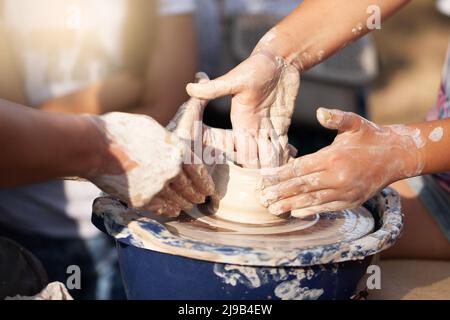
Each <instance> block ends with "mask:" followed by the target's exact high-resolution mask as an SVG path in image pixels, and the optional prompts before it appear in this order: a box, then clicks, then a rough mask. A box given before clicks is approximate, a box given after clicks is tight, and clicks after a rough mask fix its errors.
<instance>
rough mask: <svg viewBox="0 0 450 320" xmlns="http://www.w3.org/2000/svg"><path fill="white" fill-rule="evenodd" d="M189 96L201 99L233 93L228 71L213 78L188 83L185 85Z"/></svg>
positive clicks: (231, 80)
mask: <svg viewBox="0 0 450 320" xmlns="http://www.w3.org/2000/svg"><path fill="white" fill-rule="evenodd" d="M186 91H187V93H188V94H189V95H190V96H191V97H195V98H198V99H203V100H213V99H216V98H219V97H223V96H227V95H231V94H233V93H234V92H233V79H232V77H231V75H230V73H227V74H226V75H224V76H222V77H219V78H217V79H215V80H209V81H207V80H202V81H200V82H199V83H190V84H188V85H187V87H186Z"/></svg>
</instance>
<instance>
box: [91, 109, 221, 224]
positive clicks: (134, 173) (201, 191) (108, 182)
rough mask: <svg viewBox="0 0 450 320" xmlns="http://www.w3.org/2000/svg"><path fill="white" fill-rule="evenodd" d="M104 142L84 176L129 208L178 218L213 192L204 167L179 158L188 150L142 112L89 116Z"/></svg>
mask: <svg viewBox="0 0 450 320" xmlns="http://www.w3.org/2000/svg"><path fill="white" fill-rule="evenodd" d="M90 117H91V118H90V119H92V120H93V121H94V122H95V124H96V125H97V127H98V128H99V130H100V132H101V134H102V135H103V136H104V137H105V143H106V144H107V146H108V147H107V150H108V152H106V154H105V155H104V156H103V164H102V165H101V166H100V167H99V168H97V169H96V170H95V171H93V172H91V173H90V174H89V175H88V176H87V177H86V178H87V179H88V180H90V181H92V182H93V183H94V184H96V185H97V186H98V187H99V188H100V189H102V190H103V191H105V192H107V193H109V194H111V195H114V196H117V197H118V198H120V199H121V200H123V201H126V202H127V203H129V204H130V205H131V206H133V207H136V208H142V209H145V210H149V211H152V212H155V213H158V214H165V215H167V216H171V217H174V216H178V215H179V213H180V211H181V210H189V209H190V208H191V207H192V205H193V204H195V203H203V202H204V201H205V198H206V196H208V195H211V194H212V193H213V191H214V183H213V181H212V179H211V177H210V175H209V174H208V171H207V169H206V167H205V166H204V165H203V164H201V163H199V164H192V163H190V162H185V160H186V159H189V158H191V150H189V149H188V148H186V145H185V144H184V143H183V142H182V141H181V140H180V139H179V138H178V137H177V136H176V134H174V133H171V132H170V131H168V130H167V129H165V128H164V127H162V126H161V125H159V124H158V123H157V122H156V121H155V120H153V119H152V118H150V117H147V116H141V115H133V114H124V113H111V114H107V115H105V116H102V117H93V116H90Z"/></svg>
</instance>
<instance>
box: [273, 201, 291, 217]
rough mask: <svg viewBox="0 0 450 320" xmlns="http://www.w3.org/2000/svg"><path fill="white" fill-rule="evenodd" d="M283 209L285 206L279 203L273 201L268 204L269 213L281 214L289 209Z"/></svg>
mask: <svg viewBox="0 0 450 320" xmlns="http://www.w3.org/2000/svg"><path fill="white" fill-rule="evenodd" d="M284 209H285V208H284V207H283V204H281V203H274V204H272V205H270V206H269V211H270V213H272V214H274V215H276V216H279V215H282V214H283V213H285V212H286V211H289V210H284Z"/></svg>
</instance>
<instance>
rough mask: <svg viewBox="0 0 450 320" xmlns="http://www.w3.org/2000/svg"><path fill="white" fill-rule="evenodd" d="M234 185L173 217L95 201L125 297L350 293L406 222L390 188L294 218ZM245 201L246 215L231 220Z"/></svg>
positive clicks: (363, 283) (96, 221) (362, 283)
mask: <svg viewBox="0 0 450 320" xmlns="http://www.w3.org/2000/svg"><path fill="white" fill-rule="evenodd" d="M226 170H228V169H223V170H219V173H218V174H219V175H222V177H221V178H220V179H222V181H228V182H227V183H226V184H224V185H225V186H227V187H230V185H233V182H232V181H233V179H234V178H235V177H234V176H233V173H231V174H230V173H229V171H228V174H227V173H226ZM232 170H234V169H232ZM239 170H241V169H239ZM242 170H244V169H242ZM244 171H245V170H244ZM238 174H239V175H241V173H238ZM248 174H249V175H250V176H253V174H250V173H248ZM215 179H217V175H216V176H215ZM239 179H240V178H239ZM252 179H253V178H249V181H250V180H252ZM244 180H245V179H244ZM230 181H231V182H230ZM239 181H240V183H241V187H240V190H241V194H240V195H239V194H238V195H236V194H235V195H234V196H233V197H231V198H227V195H229V192H230V191H226V190H224V189H223V185H222V189H221V188H218V189H219V192H218V195H217V197H216V199H215V200H214V201H213V203H212V204H208V205H204V206H199V207H197V208H196V209H194V210H193V212H190V213H185V214H182V215H181V216H180V217H179V218H177V219H169V218H164V217H157V216H152V214H151V213H148V212H145V213H143V212H139V211H136V210H133V209H129V208H128V207H127V206H126V205H125V204H123V203H121V202H120V201H118V200H115V199H113V198H110V197H104V198H99V199H97V200H96V201H95V203H94V206H93V215H92V221H93V223H94V224H95V225H96V226H97V227H98V228H99V229H100V230H102V231H103V232H105V233H107V234H109V235H110V236H112V237H113V238H114V239H116V242H117V250H118V254H119V262H120V267H121V272H122V278H123V281H124V285H125V289H126V293H127V296H128V298H129V299H183V300H211V299H238V300H240V299H258V300H259V299H263V300H266V299H349V298H355V297H358V296H359V295H360V294H361V292H364V289H365V287H366V277H367V276H368V274H367V268H368V266H370V265H371V264H374V263H376V261H377V258H378V253H380V252H381V251H383V250H385V249H387V248H389V247H390V246H392V245H393V244H394V243H395V242H396V241H397V239H398V237H399V236H400V233H401V229H402V227H403V217H402V214H401V212H400V203H399V196H398V195H397V194H396V193H395V192H394V191H393V190H392V189H385V190H383V191H382V192H381V193H380V194H379V195H377V196H376V197H375V198H373V199H372V200H370V201H369V202H367V203H366V204H365V205H364V207H362V208H359V209H357V210H352V211H343V212H329V213H323V214H320V215H317V216H315V217H310V218H308V219H296V218H293V217H285V218H279V217H272V216H266V215H265V214H266V212H265V211H264V208H263V207H258V206H254V204H252V203H253V202H252V201H253V200H251V198H254V197H255V192H254V188H253V185H254V184H253V182H249V186H250V187H248V188H247V187H246V186H244V184H243V183H242V181H243V180H242V179H240V180H239ZM242 193H246V194H242ZM233 199H238V203H241V204H242V206H240V205H236V201H233ZM228 200H230V202H228ZM223 201H225V202H223ZM249 206H250V207H252V208H253V209H252V210H249V209H248V207H249ZM243 207H245V208H246V213H245V214H243V216H244V217H240V218H236V215H235V214H234V211H239V210H240V208H243ZM255 216H259V218H258V219H259V220H258V219H255ZM236 219H239V221H237V220H236ZM267 219H268V220H267ZM258 221H259V222H258Z"/></svg>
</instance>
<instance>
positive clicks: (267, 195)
mask: <svg viewBox="0 0 450 320" xmlns="http://www.w3.org/2000/svg"><path fill="white" fill-rule="evenodd" d="M278 200H280V193H279V191H278V190H273V188H270V189H266V190H264V191H262V192H261V202H262V203H263V205H264V206H265V207H268V206H270V204H271V203H273V202H276V201H278Z"/></svg>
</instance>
